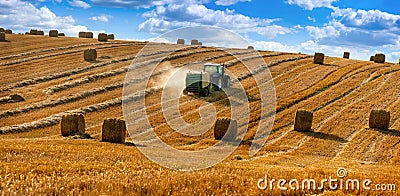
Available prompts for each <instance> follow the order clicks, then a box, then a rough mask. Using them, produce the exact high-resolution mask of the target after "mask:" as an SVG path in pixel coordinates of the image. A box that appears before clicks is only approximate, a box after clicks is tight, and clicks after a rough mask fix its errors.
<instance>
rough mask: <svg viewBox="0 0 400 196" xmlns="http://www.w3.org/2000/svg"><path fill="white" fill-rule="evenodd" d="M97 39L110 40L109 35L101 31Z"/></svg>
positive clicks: (100, 40)
mask: <svg viewBox="0 0 400 196" xmlns="http://www.w3.org/2000/svg"><path fill="white" fill-rule="evenodd" d="M97 40H99V42H106V41H108V35H107V34H105V33H99V36H98V37H97Z"/></svg>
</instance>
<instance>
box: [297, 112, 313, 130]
mask: <svg viewBox="0 0 400 196" xmlns="http://www.w3.org/2000/svg"><path fill="white" fill-rule="evenodd" d="M312 121H313V113H312V112H310V111H307V110H297V112H296V117H295V119H294V130H295V131H311V127H312Z"/></svg>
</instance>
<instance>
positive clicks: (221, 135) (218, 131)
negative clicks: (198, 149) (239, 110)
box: [214, 118, 237, 141]
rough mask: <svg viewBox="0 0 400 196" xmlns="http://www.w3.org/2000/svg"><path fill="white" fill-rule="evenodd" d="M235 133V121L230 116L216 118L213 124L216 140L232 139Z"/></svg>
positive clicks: (234, 137)
mask: <svg viewBox="0 0 400 196" xmlns="http://www.w3.org/2000/svg"><path fill="white" fill-rule="evenodd" d="M236 135H237V121H236V120H232V119H230V118H218V119H217V121H216V122H215V126H214V138H215V139H216V140H225V141H234V140H235V139H236Z"/></svg>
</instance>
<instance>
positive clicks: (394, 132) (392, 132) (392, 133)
mask: <svg viewBox="0 0 400 196" xmlns="http://www.w3.org/2000/svg"><path fill="white" fill-rule="evenodd" d="M369 129H370V130H374V131H378V132H380V133H382V134H384V135H390V136H395V137H400V131H397V130H395V129H386V130H383V129H375V128H369Z"/></svg>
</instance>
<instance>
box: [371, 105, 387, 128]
mask: <svg viewBox="0 0 400 196" xmlns="http://www.w3.org/2000/svg"><path fill="white" fill-rule="evenodd" d="M389 123H390V112H388V111H385V110H372V111H371V114H370V116H369V127H370V128H371V129H383V130H387V129H389Z"/></svg>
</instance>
